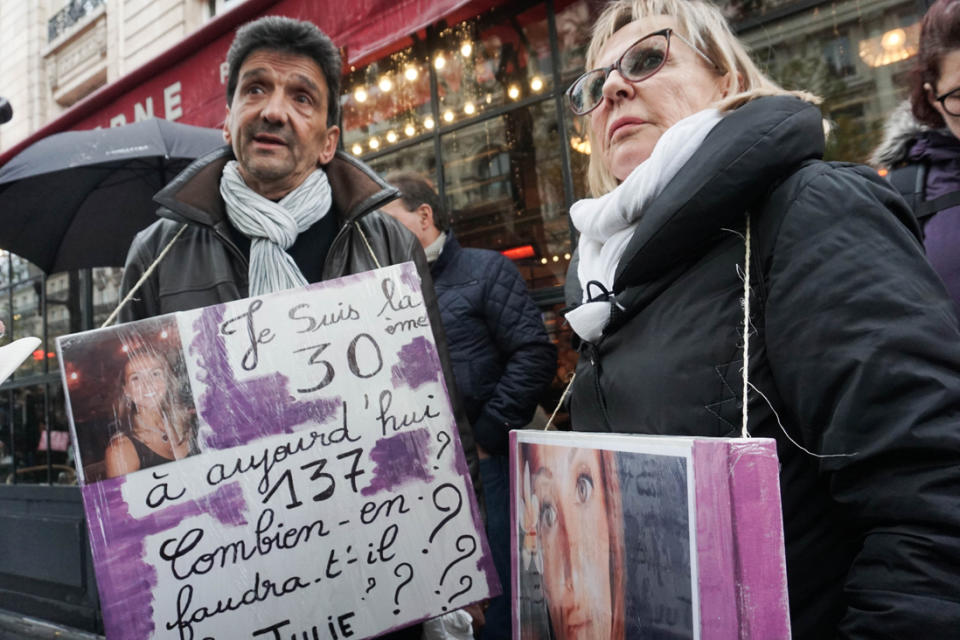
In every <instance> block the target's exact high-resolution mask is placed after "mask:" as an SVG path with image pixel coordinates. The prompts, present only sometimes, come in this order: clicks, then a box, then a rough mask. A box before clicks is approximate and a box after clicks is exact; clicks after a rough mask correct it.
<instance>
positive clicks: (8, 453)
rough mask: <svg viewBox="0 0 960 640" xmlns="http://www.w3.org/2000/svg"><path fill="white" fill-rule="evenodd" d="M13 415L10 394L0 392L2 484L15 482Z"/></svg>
mask: <svg viewBox="0 0 960 640" xmlns="http://www.w3.org/2000/svg"><path fill="white" fill-rule="evenodd" d="M12 420H13V415H12V413H11V411H10V392H9V391H0V484H5V483H6V482H7V481H8V480H9V481H10V482H12V481H13V477H12V475H11V474H12V473H13V466H14V455H13V453H14V439H13V429H12Z"/></svg>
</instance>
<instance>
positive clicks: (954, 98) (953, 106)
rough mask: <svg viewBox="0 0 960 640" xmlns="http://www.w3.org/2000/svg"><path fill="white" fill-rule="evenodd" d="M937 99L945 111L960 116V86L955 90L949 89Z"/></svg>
mask: <svg viewBox="0 0 960 640" xmlns="http://www.w3.org/2000/svg"><path fill="white" fill-rule="evenodd" d="M936 100H937V102H939V103H940V105H941V106H942V107H943V110H944V111H946V112H947V113H949V114H950V115H952V116H960V87H957V88H956V89H954V90H953V91H947V92H946V93H945V94H943V95H942V96H937V98H936Z"/></svg>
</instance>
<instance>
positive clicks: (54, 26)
mask: <svg viewBox="0 0 960 640" xmlns="http://www.w3.org/2000/svg"><path fill="white" fill-rule="evenodd" d="M104 4H106V0H70V1H69V2H67V5H66V6H65V7H64V8H63V9H60V11H58V12H57V13H56V14H54V16H53V17H52V18H50V19H49V20H48V21H47V42H53V41H54V40H56V39H57V38H59V37H60V36H62V35H63V34H65V33H66V32H67V31H69V30H70V29H71V28H72V27H73V25H75V24H77V23H78V22H80V21H81V20H83V19H84V18H85V17H87V16H88V15H90V14H91V13H93V12H94V11H96V10H97V9H99V8H100V7H102V6H103V5H104Z"/></svg>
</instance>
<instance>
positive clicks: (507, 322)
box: [430, 232, 557, 454]
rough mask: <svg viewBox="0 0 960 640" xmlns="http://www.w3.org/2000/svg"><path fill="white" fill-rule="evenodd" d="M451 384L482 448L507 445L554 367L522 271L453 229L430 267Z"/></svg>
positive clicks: (503, 449)
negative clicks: (463, 240)
mask: <svg viewBox="0 0 960 640" xmlns="http://www.w3.org/2000/svg"><path fill="white" fill-rule="evenodd" d="M430 271H431V273H432V274H433V284H434V287H436V290H437V298H438V300H439V304H440V316H441V317H442V318H443V326H444V329H445V330H446V332H447V338H448V339H449V345H450V357H451V359H452V360H453V373H454V376H455V377H456V381H457V389H458V390H459V391H460V397H461V398H462V399H463V403H464V405H465V407H466V410H467V418H469V420H470V424H472V425H473V432H474V434H475V435H476V438H477V442H478V443H479V444H480V446H482V447H483V448H484V449H485V450H486V451H488V452H490V453H495V454H506V453H507V435H508V433H509V431H510V429H519V428H521V427H523V426H525V425H526V424H527V423H528V422H530V419H531V418H532V417H533V412H534V410H535V409H536V408H537V399H538V398H539V396H540V394H541V393H542V392H543V390H544V388H545V387H546V386H547V385H548V384H549V383H550V380H552V379H553V374H554V373H556V370H557V348H556V347H555V346H553V343H551V342H550V339H549V338H548V337H547V332H546V330H545V329H544V327H543V320H542V319H541V317H540V310H539V309H537V305H536V304H534V302H533V299H532V298H531V297H530V293H529V292H528V291H527V285H526V283H525V282H524V281H523V277H521V275H520V272H519V271H517V268H516V267H515V266H513V263H512V262H510V261H509V260H508V259H507V258H505V257H503V256H502V255H500V254H499V253H497V252H496V251H489V250H486V249H464V248H462V247H461V246H460V243H459V242H457V238H456V237H455V236H454V235H453V233H452V232H450V233H448V235H447V240H446V242H445V243H444V245H443V252H442V253H441V254H440V257H439V258H437V261H436V262H434V263H433V265H431V267H430Z"/></svg>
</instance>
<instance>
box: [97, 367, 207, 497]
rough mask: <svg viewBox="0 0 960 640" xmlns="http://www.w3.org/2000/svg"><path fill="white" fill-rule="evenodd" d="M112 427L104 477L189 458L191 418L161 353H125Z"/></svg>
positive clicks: (192, 431) (191, 447) (191, 438)
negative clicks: (180, 398) (114, 425)
mask: <svg viewBox="0 0 960 640" xmlns="http://www.w3.org/2000/svg"><path fill="white" fill-rule="evenodd" d="M116 425H117V433H116V434H115V435H114V436H113V437H112V438H111V439H110V442H109V444H108V445H107V451H106V460H105V462H106V468H107V477H108V478H113V477H116V476H121V475H124V474H127V473H130V472H132V471H137V470H139V469H146V468H148V467H153V466H156V465H158V464H163V463H165V462H172V461H173V460H179V459H181V458H186V457H187V456H189V455H192V454H193V453H194V451H193V446H194V441H193V438H194V431H195V428H194V424H193V419H192V416H191V415H190V412H189V411H187V410H186V409H185V408H184V407H183V406H182V405H181V403H180V401H179V398H178V394H177V380H176V377H175V376H174V375H173V371H172V370H171V368H170V364H169V362H167V359H166V358H165V357H164V356H163V355H162V354H158V353H155V352H153V351H149V350H146V349H136V350H132V351H131V352H130V353H129V354H128V357H127V362H126V364H125V365H124V367H123V375H122V378H121V390H120V395H119V398H118V399H117V403H116Z"/></svg>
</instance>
